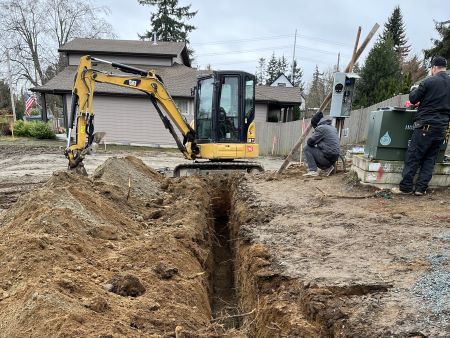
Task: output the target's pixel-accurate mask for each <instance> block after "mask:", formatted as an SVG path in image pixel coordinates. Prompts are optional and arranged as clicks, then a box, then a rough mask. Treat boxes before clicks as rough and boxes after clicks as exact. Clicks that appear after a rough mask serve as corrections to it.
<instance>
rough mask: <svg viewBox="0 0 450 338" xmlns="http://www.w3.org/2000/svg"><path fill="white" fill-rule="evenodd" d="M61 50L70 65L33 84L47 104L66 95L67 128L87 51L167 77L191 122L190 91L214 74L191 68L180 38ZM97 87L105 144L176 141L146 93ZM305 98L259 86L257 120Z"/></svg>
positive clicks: (82, 42) (79, 43)
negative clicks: (48, 99)
mask: <svg viewBox="0 0 450 338" xmlns="http://www.w3.org/2000/svg"><path fill="white" fill-rule="evenodd" d="M58 51H59V52H60V53H64V54H65V56H66V59H67V66H66V67H65V68H64V69H63V70H62V71H61V72H60V73H58V74H57V75H56V76H55V77H54V78H52V79H51V80H50V81H48V82H47V83H46V84H44V85H42V86H39V87H35V88H32V91H34V92H38V93H40V94H41V95H42V98H43V100H42V102H43V106H44V107H45V106H46V104H45V101H46V100H45V97H46V95H60V96H61V97H62V102H63V116H64V122H65V126H67V121H68V120H69V119H68V116H67V115H68V107H70V101H71V92H72V86H73V79H74V77H75V73H76V70H77V66H78V63H79V60H80V57H81V56H83V55H91V56H94V57H96V58H99V59H105V60H108V61H113V62H119V63H124V64H128V65H132V66H134V67H136V68H141V69H149V70H152V71H154V72H155V73H156V74H158V75H159V76H161V78H162V79H163V81H164V84H165V86H166V88H167V91H168V92H169V93H170V95H171V96H172V98H173V99H174V101H175V103H176V104H177V106H178V108H179V110H180V112H181V113H182V114H183V116H184V117H185V119H186V120H187V121H192V120H193V118H194V115H193V112H194V97H193V95H192V90H191V89H192V88H193V87H194V86H195V85H196V82H197V77H198V76H199V75H202V74H205V73H208V72H210V71H206V70H205V71H202V70H198V69H195V68H192V67H191V63H190V59H189V55H188V51H187V48H186V45H185V44H184V43H179V42H162V41H158V42H151V41H135V40H103V39H101V40H100V39H74V40H72V41H70V42H68V43H67V44H65V45H64V46H62V47H61V48H60V49H59V50H58ZM95 68H96V69H98V70H100V71H104V72H108V73H114V74H121V72H120V71H118V70H117V69H115V68H112V67H111V66H110V65H108V64H103V63H102V64H98V65H95ZM95 88H96V90H95V98H94V102H93V106H94V112H95V130H96V131H101V132H105V133H106V136H105V142H106V143H116V144H141V145H152V146H174V145H175V142H174V140H173V138H172V136H171V135H170V133H169V132H168V131H167V130H166V129H165V128H164V125H163V123H162V122H161V120H160V118H159V116H158V114H157V112H156V110H155V108H154V107H153V105H152V104H151V102H150V101H149V98H148V97H147V96H146V95H145V94H144V93H141V92H140V91H134V90H132V89H128V88H122V87H118V86H114V85H110V84H103V83H98V84H96V86H95ZM301 102H302V96H301V92H300V90H299V88H295V87H291V88H287V87H269V86H257V87H256V93H255V121H256V122H265V121H267V120H268V117H269V116H270V115H271V114H272V115H273V114H274V113H275V114H277V113H279V112H282V111H288V110H291V111H292V108H293V107H294V106H299V105H300V104H301ZM46 117H47V107H45V109H43V120H46Z"/></svg>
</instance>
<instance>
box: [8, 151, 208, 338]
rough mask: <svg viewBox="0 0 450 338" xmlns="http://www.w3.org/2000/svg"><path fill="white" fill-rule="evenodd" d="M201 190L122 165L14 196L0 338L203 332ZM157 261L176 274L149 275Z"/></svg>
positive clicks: (133, 164)
mask: <svg viewBox="0 0 450 338" xmlns="http://www.w3.org/2000/svg"><path fill="white" fill-rule="evenodd" d="M128 182H131V184H130V185H131V188H130V187H129V184H128ZM204 186H205V183H204V181H203V180H202V179H200V178H192V179H191V180H190V182H189V183H186V182H185V181H183V180H178V181H173V182H168V181H166V180H165V179H164V178H163V177H162V176H161V175H159V174H158V173H157V172H155V171H154V170H152V169H150V168H148V167H146V166H145V165H144V164H143V162H141V161H140V160H138V159H136V158H133V157H127V158H120V159H110V160H108V161H107V162H106V163H105V164H104V165H103V166H101V167H100V168H98V170H97V171H96V173H95V174H94V175H93V177H92V178H86V177H80V176H77V175H75V174H70V173H67V172H57V173H55V174H54V175H53V176H52V177H51V179H50V180H49V181H48V182H47V183H46V184H44V185H43V186H42V187H41V188H39V189H38V190H35V191H32V192H31V193H29V194H28V195H25V196H22V197H21V198H20V199H19V200H18V202H17V203H16V204H14V205H13V206H12V207H11V208H10V209H9V210H8V211H7V212H6V214H5V216H4V218H3V222H2V224H1V227H0V261H1V262H2V264H1V265H0V287H1V289H0V304H1V305H0V306H1V311H0V323H1V324H0V326H1V329H2V330H1V334H0V335H1V336H3V337H25V336H26V337H49V336H52V337H62V336H64V337H80V336H83V337H106V336H113V337H117V336H127V337H137V336H142V335H145V336H152V335H154V334H164V333H168V334H169V333H174V332H175V329H176V327H177V326H179V327H183V330H184V332H185V331H192V332H194V331H197V330H199V329H203V328H205V327H207V326H208V325H209V324H210V319H211V310H210V304H209V301H208V297H207V296H205V295H207V294H208V288H209V282H208V280H207V276H205V275H204V273H203V271H204V267H203V266H202V264H206V263H205V262H206V261H207V260H208V253H207V246H208V245H209V239H208V233H207V232H205V229H204V227H202V226H200V225H199V224H208V220H207V219H206V217H207V214H205V212H204V210H208V207H209V196H208V194H205V191H206V189H204ZM181 190H183V191H184V190H187V191H188V194H186V195H184V196H186V197H184V196H182V195H180V194H179V191H181ZM187 195H188V196H187ZM192 201H195V202H192ZM161 262H163V264H164V265H165V266H169V267H171V269H172V270H171V271H176V273H174V274H173V275H172V276H171V278H161V276H160V275H159V274H158V273H157V272H155V271H160V267H161V266H162V265H161V264H162V263H161ZM114 290H115V291H117V293H118V294H116V293H114ZM136 296H138V297H136ZM179 330H180V329H179Z"/></svg>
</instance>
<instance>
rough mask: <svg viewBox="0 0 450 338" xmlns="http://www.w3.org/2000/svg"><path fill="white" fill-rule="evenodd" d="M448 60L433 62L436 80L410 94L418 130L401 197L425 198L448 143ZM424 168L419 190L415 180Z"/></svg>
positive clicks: (408, 156)
mask: <svg viewBox="0 0 450 338" xmlns="http://www.w3.org/2000/svg"><path fill="white" fill-rule="evenodd" d="M446 69H447V60H446V59H444V58H443V57H441V56H436V57H434V58H433V60H432V61H431V74H432V76H430V77H428V78H426V79H425V80H423V81H422V82H421V83H420V85H419V86H418V87H417V88H415V89H414V90H413V91H411V93H410V94H409V100H410V101H411V103H412V104H414V105H417V104H419V108H418V110H417V113H416V114H415V116H414V124H413V127H414V130H413V133H412V136H411V141H410V143H409V146H408V150H407V151H406V156H405V167H404V169H403V174H402V176H403V178H402V180H401V182H400V186H399V188H393V189H392V192H394V193H398V194H412V193H413V192H414V194H415V195H417V196H422V195H424V194H425V192H426V190H427V188H428V183H429V182H430V180H431V177H432V175H433V168H434V165H435V163H436V158H437V156H438V153H439V149H440V148H441V146H442V143H443V142H444V139H445V134H446V130H447V128H449V120H450V76H449V75H448V74H447V73H446ZM418 168H420V172H419V177H418V179H417V182H416V189H415V191H414V189H413V178H414V176H415V175H416V172H417V169H418Z"/></svg>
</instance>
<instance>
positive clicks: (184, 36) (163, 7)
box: [138, 0, 197, 54]
mask: <svg viewBox="0 0 450 338" xmlns="http://www.w3.org/2000/svg"><path fill="white" fill-rule="evenodd" d="M138 2H139V3H140V4H141V5H151V6H156V7H157V9H156V12H154V13H152V15H151V17H150V22H151V29H150V30H149V31H147V32H145V34H144V35H139V37H140V38H141V39H145V38H150V39H151V38H152V37H153V33H156V35H157V37H158V39H159V40H162V41H173V42H186V43H189V39H188V34H189V33H190V32H192V31H193V30H194V29H195V26H192V25H189V24H187V23H185V20H189V19H192V18H193V17H194V16H195V15H196V14H197V11H191V5H188V6H183V7H180V6H178V0H138ZM190 54H192V51H190Z"/></svg>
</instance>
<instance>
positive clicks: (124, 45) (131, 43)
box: [58, 38, 191, 66]
mask: <svg viewBox="0 0 450 338" xmlns="http://www.w3.org/2000/svg"><path fill="white" fill-rule="evenodd" d="M58 51H59V52H63V53H66V54H70V53H82V54H92V55H95V54H111V55H124V54H126V55H146V56H148V55H154V56H166V57H177V56H181V58H182V60H183V63H184V64H185V65H186V66H190V65H191V62H190V59H189V55H188V52H187V48H186V44H185V43H184V42H166V41H158V42H157V43H156V44H154V43H153V42H151V41H142V40H113V39H86V38H76V39H73V40H72V41H69V42H68V43H66V44H65V45H63V46H61V47H60V48H59V49H58Z"/></svg>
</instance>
